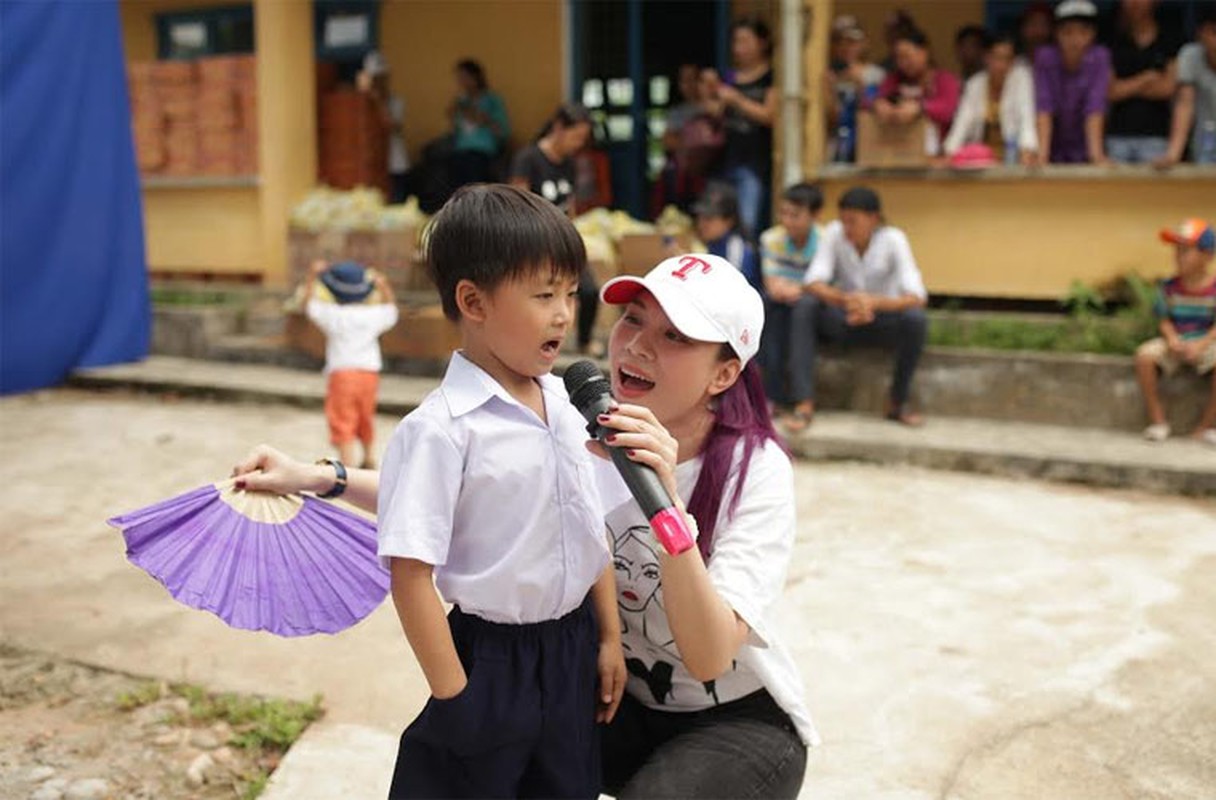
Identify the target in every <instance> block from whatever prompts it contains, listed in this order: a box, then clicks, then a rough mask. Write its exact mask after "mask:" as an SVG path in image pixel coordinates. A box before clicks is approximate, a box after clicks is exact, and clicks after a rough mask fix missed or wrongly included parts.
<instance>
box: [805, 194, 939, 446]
mask: <svg viewBox="0 0 1216 800" xmlns="http://www.w3.org/2000/svg"><path fill="white" fill-rule="evenodd" d="M803 283H804V291H805V292H806V293H807V295H808V296H809V297H810V298H812V302H804V303H799V304H798V305H797V306H795V307H794V312H793V319H792V320H791V323H790V325H791V337H792V339H791V341H792V342H793V343H797V345H798V346H797V347H791V350H792V353H791V360H790V376H789V379H790V394H791V399H792V400H793V401H794V413H793V417H792V418H790V419H789V420H788V421H787V423H786V426H787V429H788V430H789V431H790V432H791V433H796V432H799V431H801V430H803V429H805V428H806V427H807V426H808V425H809V424H810V423H811V418H812V416H813V414H814V413H815V356H816V354H817V350H818V346H819V343H820V342H834V343H841V344H843V345H845V346H846V347H849V346H861V347H882V348H891V349H894V350H895V375H894V378H893V380H892V383H891V393H890V397H889V399H888V400H887V404H886V408H885V410H884V416H885V417H886V418H887V419H889V420H893V421H895V422H900V423H903V424H905V425H913V426H917V425H920V424H922V423H923V419H922V418H921V416H920V415H919V414H916V413H913V411H912V410H911V408H910V407H909V405H908V401H909V396H910V393H911V389H912V376H913V374H914V373H915V372H916V365H917V363H918V362H919V361H920V354H921V351H922V350H924V347H925V338H926V336H927V333H928V322H927V320H926V318H925V304H926V302H927V300H928V294H927V293H926V291H925V284H924V281H923V280H922V278H921V274H920V269H919V268H918V267H917V266H916V259H915V258H913V257H912V247H911V245H910V244H909V243H908V237H907V236H906V235H905V234H904V232H903V231H901V230H900V229H898V228H896V227H894V226H891V225H888V224H887V222H886V220H885V219H884V217H883V215H882V203H881V201H880V200H879V197H878V194H877V193H876V192H875V191H874V190H873V189H870V188H868V187H865V186H858V187H855V188H852V189H850V190H848V191H847V192H845V193H844V195H843V196H841V198H840V219H839V220H838V221H836V222H832V223H830V224H828V225H827V227H826V228H825V229H824V232H823V237H822V239H821V240H820V242H819V247H818V248H817V250H816V252H815V257H814V259H813V260H812V261H811V266H810V268H809V269H808V270H807V271H806V277H805V278H804V279H803Z"/></svg>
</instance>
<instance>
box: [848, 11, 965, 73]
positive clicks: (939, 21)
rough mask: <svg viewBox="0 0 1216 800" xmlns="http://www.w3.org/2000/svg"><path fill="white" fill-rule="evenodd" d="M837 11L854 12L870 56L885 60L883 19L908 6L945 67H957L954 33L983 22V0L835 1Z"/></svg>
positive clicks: (885, 47)
mask: <svg viewBox="0 0 1216 800" xmlns="http://www.w3.org/2000/svg"><path fill="white" fill-rule="evenodd" d="M833 5H834V6H835V10H834V14H837V15H839V14H852V15H853V16H855V17H857V21H858V22H860V23H861V27H862V28H863V29H865V32H866V33H867V34H869V37H870V58H871V59H873V60H874V61H882V60H883V59H884V58H886V57H887V45H886V42H884V41H883V37H882V28H883V22H884V21H885V20H886V18H887V17H888V16H889V15H890V13H891V12H892V11H894V10H895V9H897V8H905V9H907V10H908V11H909V12H910V13H911V14H912V17H913V18H914V19H915V20H916V23H917V25H919V26H920V28H921V30H923V31H924V32H925V35H927V36H928V37H929V45H930V47H931V49H932V52H933V56H934V58H935V59H936V60H937V63H938V64H939V65H940V66H942V67H945V68H946V69H950V70H956V71H957V69H958V63H957V62H956V61H955V59H954V34H955V32H956V31H957V30H958V29H959V28H961V27H963V26H964V25H970V24H978V25H982V24H984V2H983V0H918V2H915V3H912V2H907V0H835V3H834V4H833Z"/></svg>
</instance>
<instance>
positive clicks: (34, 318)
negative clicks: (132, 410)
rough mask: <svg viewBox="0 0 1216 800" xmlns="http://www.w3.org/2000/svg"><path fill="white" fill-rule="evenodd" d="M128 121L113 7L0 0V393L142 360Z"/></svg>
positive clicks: (146, 318)
mask: <svg viewBox="0 0 1216 800" xmlns="http://www.w3.org/2000/svg"><path fill="white" fill-rule="evenodd" d="M130 120H131V112H130V105H129V102H128V98H127V85H126V68H125V65H124V62H123V51H122V29H121V26H120V24H119V17H118V4H117V2H116V0H93V1H92V2H87V3H81V2H15V1H14V0H0V394H9V393H12V392H22V391H29V390H31V389H37V388H41V387H44V386H51V385H54V384H56V383H59V382H61V381H62V380H63V379H64V377H65V376H66V375H67V374H68V372H70V371H71V370H72V369H74V368H76V367H88V366H100V365H103V364H112V363H116V362H122V361H132V360H135V359H139V358H142V357H143V356H145V355H146V354H147V352H148V339H149V334H150V329H151V309H150V306H149V301H148V273H147V267H146V265H145V263H144V241H143V221H142V208H141V202H140V188H139V173H138V172H137V171H136V167H135V152H134V147H133V144H132V141H131V121H130Z"/></svg>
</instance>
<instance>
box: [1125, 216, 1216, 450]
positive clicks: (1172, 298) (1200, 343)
mask: <svg viewBox="0 0 1216 800" xmlns="http://www.w3.org/2000/svg"><path fill="white" fill-rule="evenodd" d="M1161 239H1162V241H1164V242H1168V243H1170V244H1172V245H1174V263H1175V264H1176V265H1177V267H1178V272H1177V273H1176V274H1175V275H1174V277H1172V278H1170V279H1169V280H1167V281H1163V282H1162V284H1161V289H1160V292H1159V294H1158V297H1157V302H1156V306H1155V311H1156V314H1157V318H1158V320H1159V322H1158V330H1159V331H1160V333H1161V335H1160V336H1158V337H1157V338H1155V339H1150V340H1149V341H1147V342H1145V343H1144V344H1142V345H1140V348H1139V349H1138V350H1136V377H1137V378H1138V379H1139V381H1140V390H1141V391H1142V392H1143V393H1144V405H1145V407H1146V409H1147V411H1148V417H1149V426H1148V427H1147V428H1145V429H1144V438H1146V439H1148V440H1149V441H1150V442H1161V441H1164V440H1166V439H1168V438H1169V435H1170V426H1169V423H1168V422H1166V420H1165V408H1164V407H1163V406H1162V405H1161V393H1160V392H1159V391H1158V390H1157V373H1158V372H1161V373H1164V374H1165V375H1172V374H1173V373H1175V372H1177V371H1178V370H1179V369H1181V368H1182V367H1183V366H1189V367H1192V368H1194V370H1195V371H1196V372H1198V373H1199V374H1200V375H1206V374H1208V373H1211V376H1212V381H1211V383H1212V391H1211V393H1210V395H1209V396H1208V404H1207V407H1206V408H1205V409H1204V411H1203V415H1202V416H1201V417H1200V419H1199V424H1198V425H1196V426H1195V432H1194V433H1193V434H1192V435H1193V436H1194V438H1195V439H1198V440H1199V441H1202V442H1205V443H1207V444H1210V445H1216V278H1213V277H1212V276H1211V275H1210V274H1208V267H1210V266H1211V264H1212V259H1213V254H1214V253H1216V232H1214V231H1213V230H1212V226H1211V225H1209V224H1208V223H1207V222H1205V221H1204V220H1202V219H1188V220H1186V221H1185V222H1183V223H1182V224H1181V225H1180V226H1178V228H1176V229H1166V230H1163V231H1161Z"/></svg>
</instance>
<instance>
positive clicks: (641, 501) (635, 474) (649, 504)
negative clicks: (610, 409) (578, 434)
mask: <svg viewBox="0 0 1216 800" xmlns="http://www.w3.org/2000/svg"><path fill="white" fill-rule="evenodd" d="M606 434H607V431H606V430H605V429H604V428H603V427H602V426H599V425H597V426H596V431H595V438H596V439H598V440H600V442H601V443H602V444H604V447H606V448H607V449H608V454H609V455H610V456H611V457H612V463H613V464H614V465H615V466H616V471H617V472H618V473H620V476H621V477H622V478H624V480H625V485H626V486H628V487H629V493H630V494H631V495H633V499H634V500H636V501H637V504H638V505H639V506H640V507H641V509H642V513H643V514H644V515H646V519H647V521H649V522H650V529H651V530H652V531H654V537H655V539H657V540H658V542H659V544H661V545H662V546H663V549H664V550H666V551H667V553H668V554H669V555H673V556H678V555H679V554H680V553H683V552H684V551H685V550H691V549H692V547H693V545H694V544H695V543H696V542H695V540H694V539H693V535H692V531H690V530H689V529H688V523H687V521H686V520H685V519H684V515H683V514H681V513H680V512H679V510H677V509H676V507H675V503H674V502H672V499H671V497H670V496H669V495H668V493H667V489H666V488H665V487H664V486H663V482H662V481H661V480H659V475H658V473H657V472H655V471H654V470H653V469H651V468H650V467H648V466H646V465H645V464H639V463H638V462H636V461H633V460H632V459H630V458H629V456H628V455H626V454H625V451H624V450H622V449H621V448H619V447H613V446H611V445H609V444H607V443H606V442H604V440H603V439H604V436H605V435H606Z"/></svg>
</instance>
